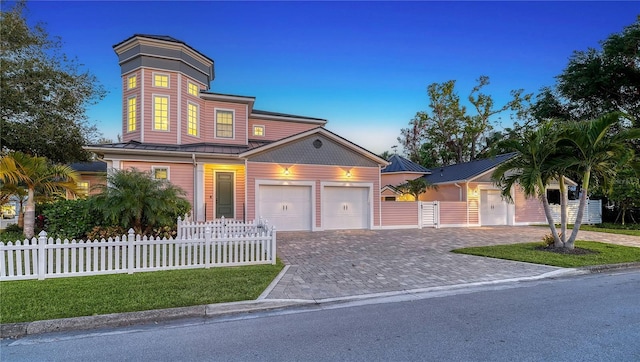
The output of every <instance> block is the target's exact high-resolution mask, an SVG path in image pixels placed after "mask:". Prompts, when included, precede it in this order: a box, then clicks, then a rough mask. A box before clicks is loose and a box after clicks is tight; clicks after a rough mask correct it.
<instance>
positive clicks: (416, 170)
mask: <svg viewBox="0 0 640 362" xmlns="http://www.w3.org/2000/svg"><path fill="white" fill-rule="evenodd" d="M388 162H389V165H387V167H385V168H383V169H382V171H380V180H381V182H382V184H383V185H384V186H383V187H382V190H381V194H382V196H381V197H382V200H383V201H416V200H415V198H414V197H413V196H412V195H408V194H404V193H403V192H402V191H401V190H400V189H398V186H400V185H402V184H404V183H405V182H407V181H410V180H415V179H417V178H420V177H423V176H425V175H429V174H431V171H430V170H429V169H428V168H425V167H422V166H420V165H418V164H417V163H415V162H412V161H410V160H408V159H406V158H404V157H402V156H400V155H397V154H394V155H393V156H391V157H390V158H389V160H388Z"/></svg>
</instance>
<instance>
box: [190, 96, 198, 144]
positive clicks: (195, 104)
mask: <svg viewBox="0 0 640 362" xmlns="http://www.w3.org/2000/svg"><path fill="white" fill-rule="evenodd" d="M190 105H193V106H196V133H197V135H195V136H194V135H192V134H191V133H189V106H190ZM187 136H188V137H196V138H200V104H198V103H195V102H193V101H190V100H188V101H187Z"/></svg>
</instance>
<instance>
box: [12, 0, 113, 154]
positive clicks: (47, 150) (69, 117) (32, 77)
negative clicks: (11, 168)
mask: <svg viewBox="0 0 640 362" xmlns="http://www.w3.org/2000/svg"><path fill="white" fill-rule="evenodd" d="M2 4H3V5H5V6H6V3H4V2H3V3H2ZM25 10H26V2H25V1H18V2H17V3H16V4H15V5H14V6H13V7H12V8H8V9H3V11H2V13H1V17H0V71H1V72H2V73H1V76H0V103H1V104H2V108H1V110H0V139H1V144H2V147H4V148H7V149H9V150H13V151H20V152H23V153H26V154H30V155H37V156H44V157H47V158H48V159H50V160H52V161H53V162H56V163H70V162H74V161H84V160H88V159H89V153H88V152H87V151H85V150H84V149H83V148H82V146H84V145H85V144H87V143H88V142H89V140H90V139H92V138H93V137H94V136H96V133H97V132H96V128H95V126H92V125H90V124H89V123H88V119H87V115H86V112H85V110H86V107H87V106H88V105H90V104H93V103H95V102H97V101H99V100H100V99H102V98H103V96H104V94H105V92H104V90H103V88H102V87H101V86H100V85H98V83H97V80H96V78H95V76H93V75H91V74H90V73H89V72H88V71H82V70H81V69H80V66H79V65H78V63H77V61H76V60H74V59H70V58H68V57H67V56H66V55H65V54H63V53H62V51H61V48H62V43H61V40H60V39H58V38H55V37H50V36H49V34H48V33H47V32H46V30H45V28H44V25H43V24H37V25H35V26H34V27H32V28H30V27H29V25H28V24H27V21H26V19H25V16H24V13H25Z"/></svg>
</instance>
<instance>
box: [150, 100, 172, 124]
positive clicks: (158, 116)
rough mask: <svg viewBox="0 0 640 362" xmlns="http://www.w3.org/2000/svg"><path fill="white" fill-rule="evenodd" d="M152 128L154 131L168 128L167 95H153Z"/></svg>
mask: <svg viewBox="0 0 640 362" xmlns="http://www.w3.org/2000/svg"><path fill="white" fill-rule="evenodd" d="M153 129H154V130H155V131H168V130H169V97H165V96H154V97H153Z"/></svg>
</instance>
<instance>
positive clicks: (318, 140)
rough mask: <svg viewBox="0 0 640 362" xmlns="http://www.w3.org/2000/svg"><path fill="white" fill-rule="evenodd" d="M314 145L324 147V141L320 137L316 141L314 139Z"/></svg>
mask: <svg viewBox="0 0 640 362" xmlns="http://www.w3.org/2000/svg"><path fill="white" fill-rule="evenodd" d="M313 147H315V148H320V147H322V141H320V139H316V140H315V141H313Z"/></svg>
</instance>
